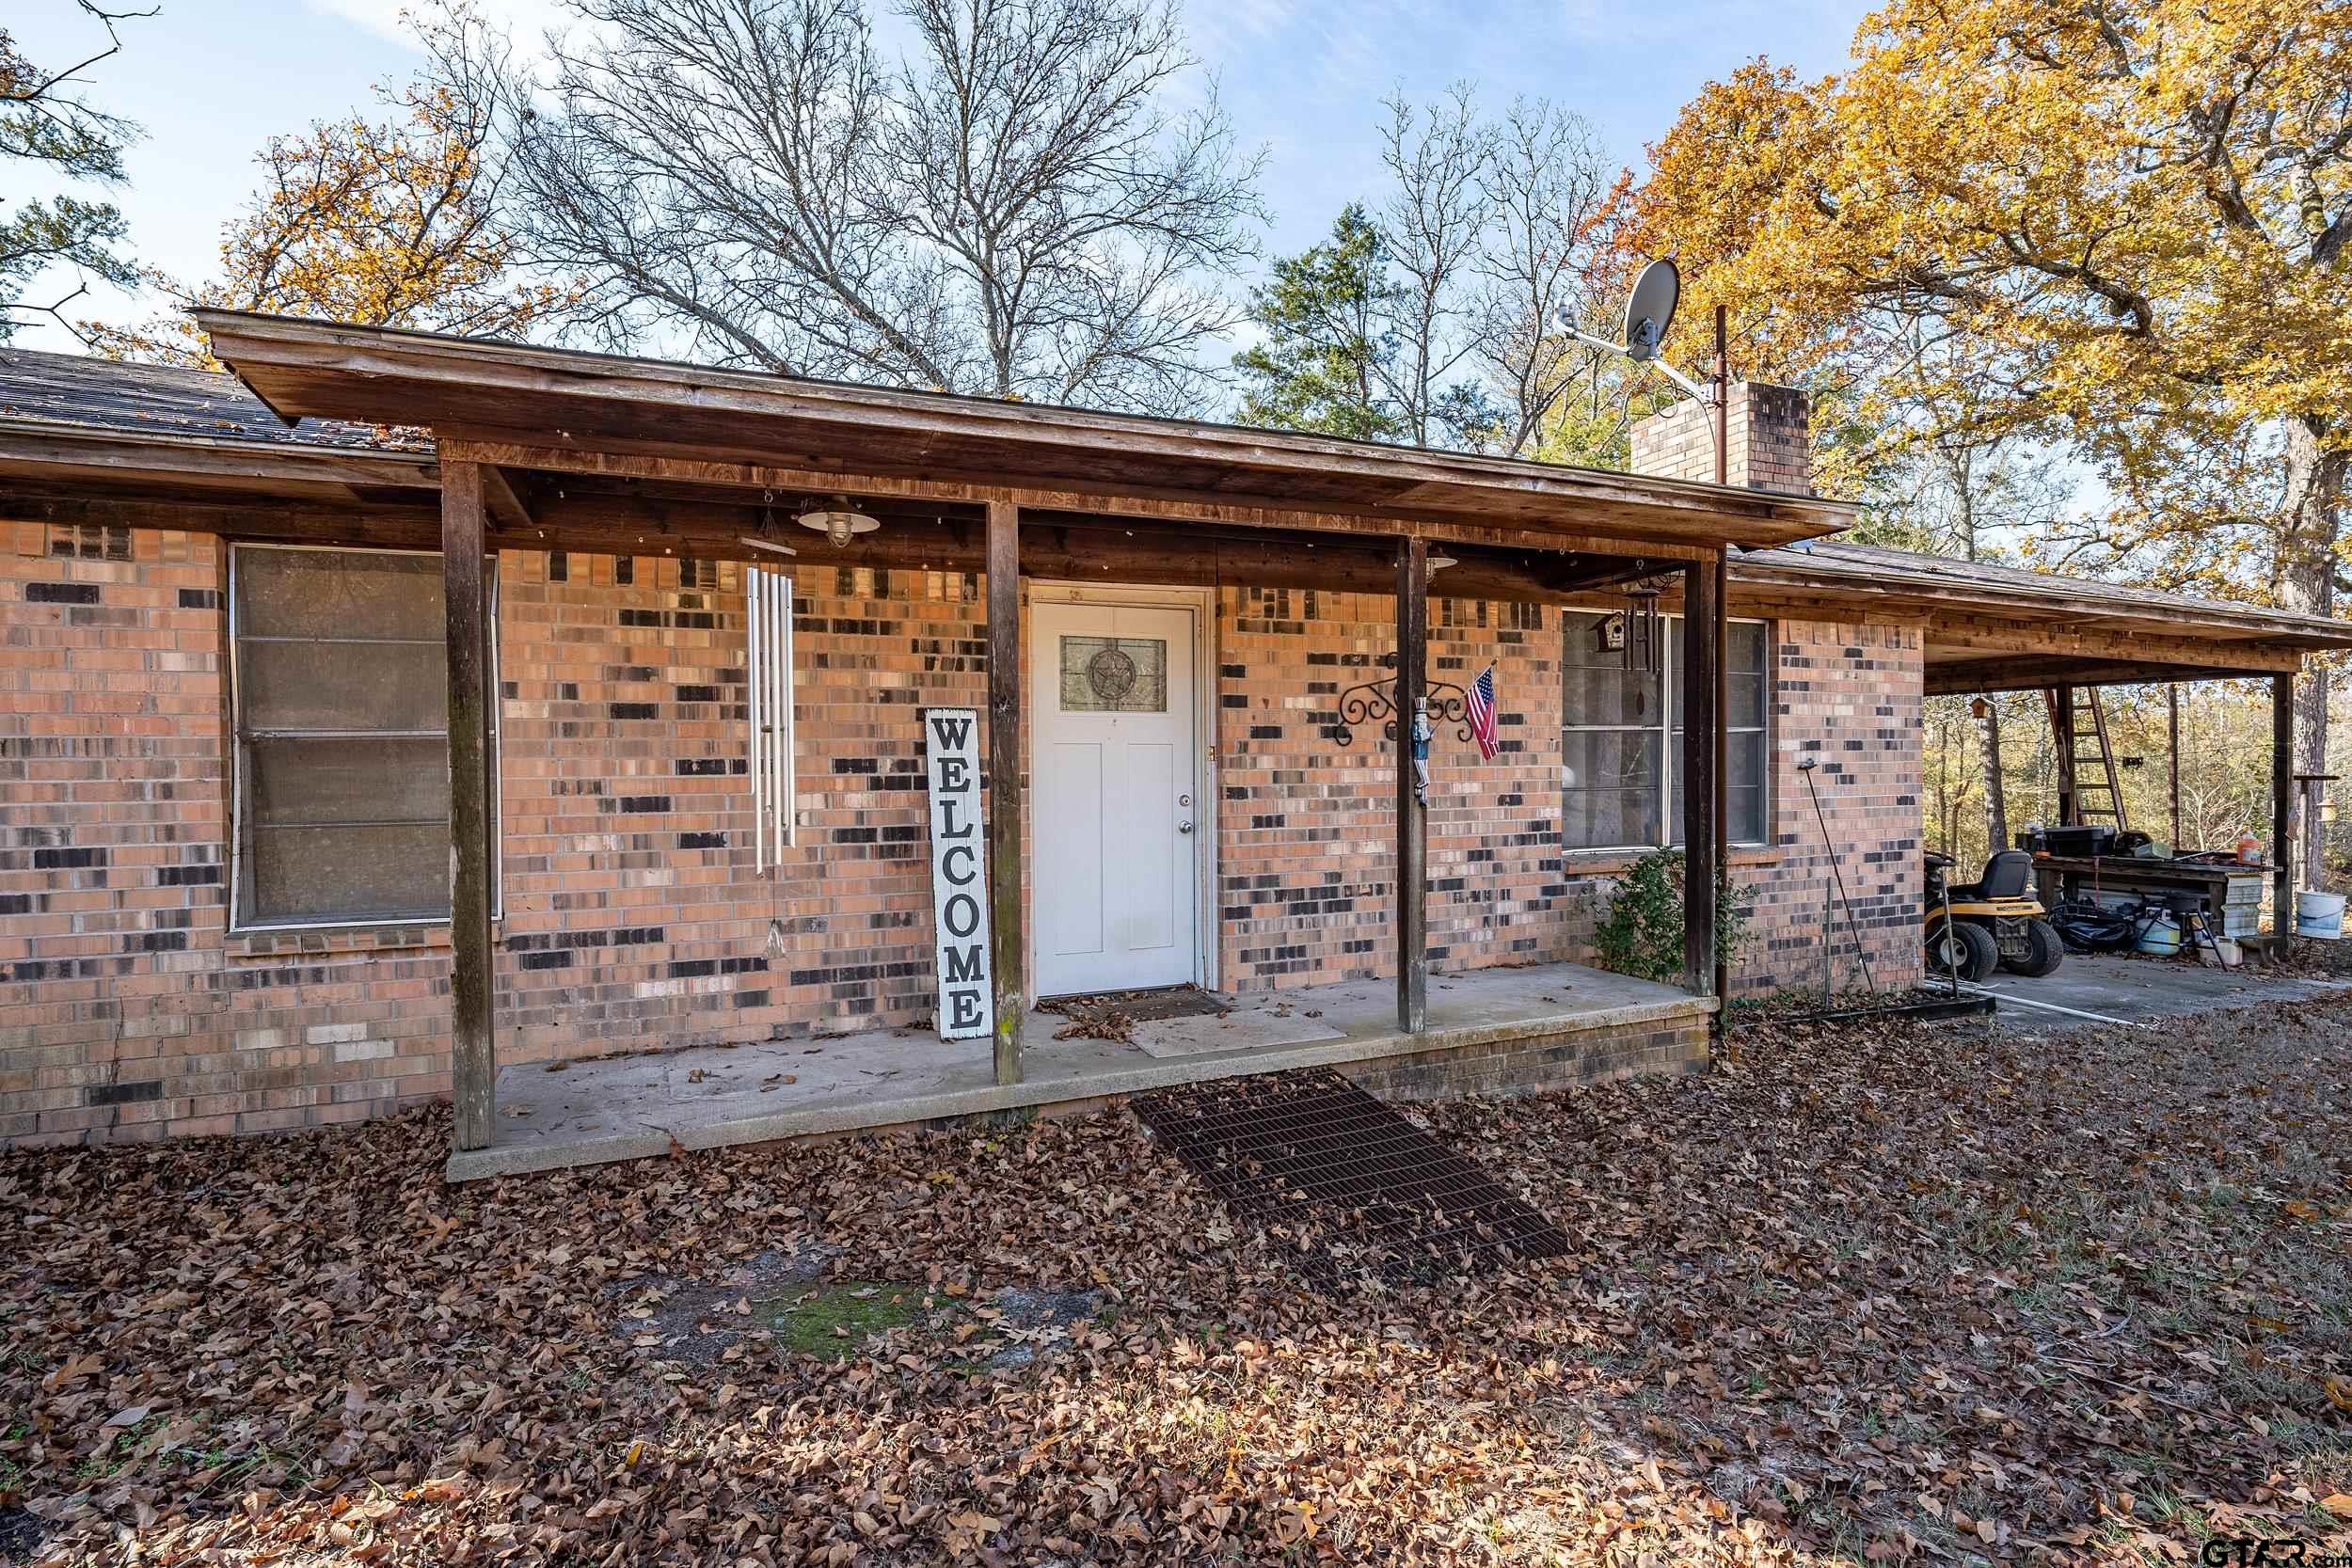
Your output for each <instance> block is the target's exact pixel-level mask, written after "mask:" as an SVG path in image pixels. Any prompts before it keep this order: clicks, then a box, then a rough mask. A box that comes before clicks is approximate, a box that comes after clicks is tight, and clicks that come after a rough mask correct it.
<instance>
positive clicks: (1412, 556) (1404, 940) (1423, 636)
mask: <svg viewBox="0 0 2352 1568" xmlns="http://www.w3.org/2000/svg"><path fill="white" fill-rule="evenodd" d="M1428 643H1429V543H1428V541H1427V540H1424V539H1421V538H1418V537H1417V538H1412V539H1407V540H1406V541H1405V542H1404V543H1403V544H1402V545H1401V546H1398V548H1397V552H1396V1026H1397V1028H1398V1029H1399V1030H1401V1031H1403V1032H1404V1033H1406V1034H1407V1035H1418V1034H1420V1033H1421V1032H1422V1030H1424V1029H1426V1028H1427V1027H1428V1026H1429V841H1428V821H1427V817H1426V816H1425V813H1424V810H1423V808H1422V803H1421V797H1420V795H1419V793H1418V792H1417V791H1416V790H1415V789H1414V787H1413V784H1414V778H1413V712H1414V706H1413V705H1414V700H1415V699H1416V698H1418V697H1420V696H1421V695H1422V692H1424V691H1425V690H1427V689H1428V683H1429V671H1428Z"/></svg>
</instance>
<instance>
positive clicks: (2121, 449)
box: [1628, 0, 2352, 771]
mask: <svg viewBox="0 0 2352 1568" xmlns="http://www.w3.org/2000/svg"><path fill="white" fill-rule="evenodd" d="M1653 153H1654V156H1653V173H1652V175H1651V177H1650V178H1649V179H1648V180H1647V181H1646V182H1645V184H1644V185H1643V186H1642V187H1641V189H1640V190H1639V192H1638V193H1637V195H1636V197H1635V198H1634V201H1633V204H1632V205H1633V211H1632V214H1631V218H1630V221H1629V226H1628V236H1629V243H1630V244H1632V245H1637V246H1639V247H1641V248H1643V249H1645V250H1648V251H1650V252H1652V253H1658V254H1667V253H1671V254H1675V255H1677V257H1679V258H1680V259H1681V260H1682V261H1684V263H1685V266H1686V272H1687V273H1688V274H1689V275H1690V276H1691V277H1692V283H1693V287H1692V291H1691V303H1692V305H1694V306H1696V307H1698V308H1699V309H1695V310H1692V311H1690V312H1689V313H1688V314H1689V317H1691V318H1696V319H1702V320H1703V319H1704V318H1705V316H1706V313H1707V312H1706V309H1705V307H1706V306H1707V305H1708V304H1711V303H1713V302H1714V301H1715V300H1717V299H1722V300H1725V301H1728V302H1730V303H1731V304H1732V305H1733V307H1734V309H1735V313H1736V315H1737V317H1738V319H1739V322H1740V330H1741V337H1742V340H1743V347H1744V352H1743V353H1742V355H1741V359H1742V362H1743V363H1747V364H1750V365H1754V366H1759V367H1761V368H1762V369H1763V370H1764V372H1766V373H1774V372H1780V373H1788V372H1790V371H1803V370H1807V369H1811V370H1815V371H1826V372H1830V373H1832V374H1833V375H1834V376H1836V377H1841V378H1843V379H1844V380H1845V381H1846V382H1847V383H1848V384H1850V385H1852V386H1856V387H1863V388H1867V386H1868V385H1869V384H1870V383H1871V381H1872V380H1873V378H1875V377H1876V376H1878V375H1879V374H1880V373H1882V372H1883V371H1884V370H1885V368H1886V366H1887V364H1888V363H1889V358H1890V356H1891V355H1897V354H1898V353H1899V341H1900V339H1901V336H1902V329H1903V328H1904V326H1905V325H1911V324H1917V323H1920V322H1926V323H1929V324H1931V325H1932V328H1933V329H1934V330H1935V331H1936V332H1937V333H1939V334H1945V335H1948V337H1949V339H1950V341H1952V343H1953V344H1954V345H1955V346H1956V348H1957V349H1958V350H1959V352H1956V353H1954V354H1953V355H1952V356H1950V357H1949V359H1948V361H1947V367H1946V368H1945V369H1944V370H1942V371H1941V372H1934V371H1921V370H1918V369H1917V368H1912V369H1910V370H1908V371H1906V372H1905V373H1906V374H1909V375H1911V376H1912V377H1913V378H1914V383H1913V385H1914V389H1917V388H1918V387H1919V385H1920V383H1919V382H1918V380H1917V379H1916V378H1917V377H1918V376H1920V375H1933V374H1938V373H1940V374H1943V375H1946V376H1948V377H1949V378H1951V379H1952V380H1953V381H1955V382H1957V383H1965V384H1966V386H1967V388H1969V390H1970V393H1971V401H1972V409H1971V413H1970V415H1969V418H1970V420H1972V421H1974V426H1975V428H1976V429H1978V430H1980V431H1985V432H1992V431H2003V432H2024V433H2027V434H2029V435H2030V436H2034V437H2036V438H2038V439H2042V440H2045V441H2050V442H2057V443H2064V444H2065V445H2067V446H2068V447H2070V448H2071V449H2072V450H2074V451H2077V452H2079V453H2081V454H2082V455H2083V456H2084V457H2085V458H2086V459H2087V460H2089V461H2090V462H2091V463H2093V464H2095V465H2096V466H2097V467H2098V468H2099V470H2100V472H2101V473H2102V475H2103V477H2104V478H2105V479H2106V484H2107V487H2108V488H2109V490H2110V491H2111V492H2112V493H2113V495H2114V497H2115V498H2116V502H2115V505H2114V506H2113V507H2112V508H2111V509H2110V510H2109V511H2108V512H2107V514H2106V516H2105V517H2104V518H2103V520H2102V522H2103V526H2102V529H2101V532H2102V535H2103V541H2104V542H2103V546H2102V548H2101V549H2099V550H2098V551H2095V552H2091V556H2090V557H2084V558H2081V559H2092V558H2095V557H2099V556H2104V557H2105V558H2106V560H2107V561H2109V562H2113V563H2115V564H2116V565H2118V566H2119V567H2122V568H2126V569H2134V570H2138V571H2141V572H2145V573H2147V574H2150V575H2153V576H2160V577H2167V578H2170V579H2171V580H2173V581H2175V582H2185V583H2190V584H2195V585H2201V586H2204V587H2207V588H2214V589H2219V590H2221V591H2223V592H2227V593H2230V594H2236V595H2239V596H2247V597H2253V598H2257V599H2260V600H2263V601H2265V602H2268V603H2271V604H2275V605H2277V606H2279V607H2280V608H2282V609H2286V610H2296V611H2300V612H2304V613H2309V614H2317V615H2328V614H2331V613H2333V611H2334V609H2335V606H2336V602H2337V595H2338V593H2339V591H2340V589H2341V587H2342V585H2343V573H2344V539H2343V528H2342V524H2343V512H2344V504H2345V499H2346V497H2345V491H2346V480H2347V473H2348V472H2352V288H2348V287H2347V284H2348V283H2352V275H2348V274H2347V266H2348V264H2352V257H2348V256H2347V251H2348V250H2352V10H2347V9H2346V8H2344V7H2341V6H2316V7H2314V6H2310V5H2305V4H2289V3H2286V0H2221V3H2219V4H2212V3H2205V0H2113V3H2107V4H2101V5H2097V6H2074V5H2062V6H2044V5H2040V4H2037V3H2035V0H1894V3H1893V4H1891V5H1889V6H1888V7H1887V8H1885V9H1883V10H1882V11H1880V12H1878V13H1876V14H1875V15H1873V16H1872V17H1871V18H1870V19H1869V20H1868V21H1867V22H1866V23H1865V24H1864V25H1863V28H1862V30H1861V32H1860V33H1859V34H1858V36H1857V38H1856V40H1855V46H1854V58H1853V61H1852V65H1851V69H1850V70H1849V71H1846V72H1845V73H1844V74H1843V75H1841V76H1837V77H1833V78H1829V79H1826V80H1822V81H1819V82H1804V81H1801V80H1799V79H1797V78H1796V77H1795V76H1794V75H1793V74H1792V73H1790V72H1788V71H1777V70H1774V69H1772V68H1771V67H1769V66H1767V65H1765V64H1763V63H1761V62H1759V63H1757V64H1755V65H1751V66H1749V67H1747V68H1745V69H1744V70H1742V71H1739V72H1737V73H1735V75H1734V76H1733V77H1732V78H1731V79H1730V80H1728V81H1726V82H1723V83H1719V84H1714V85H1711V86H1710V87H1708V89H1707V90H1706V91H1704V92H1702V93H1701V94H1700V95H1699V96H1698V97H1697V98H1696V99H1694V100H1693V101H1692V103H1691V104H1690V105H1689V106H1688V107H1687V108H1686V109H1685V111H1684V113H1683V115H1682V117H1681V118H1680V119H1679V120H1678V121H1677V124H1676V125H1675V127H1674V128H1673V129H1672V130H1671V131H1670V132H1669V134H1668V135H1667V136H1666V137H1665V138H1664V140H1663V141H1661V143H1660V144H1659V146H1658V147H1657V148H1656V149H1654V150H1653ZM2326 696H2327V675H2326V673H2325V671H2324V670H2319V671H2314V672H2313V673H2310V674H2307V676H2306V677H2305V679H2304V682H2303V701H2302V703H2301V707H2302V709H2303V713H2302V717H2301V731H2300V735H2299V736H2298V743H2297V752H2298V764H2297V765H2298V767H2299V768H2302V769H2305V770H2309V771H2324V770H2325V769H2324V767H2323V766H2322V764H2323V759H2324V754H2325V726H2326Z"/></svg>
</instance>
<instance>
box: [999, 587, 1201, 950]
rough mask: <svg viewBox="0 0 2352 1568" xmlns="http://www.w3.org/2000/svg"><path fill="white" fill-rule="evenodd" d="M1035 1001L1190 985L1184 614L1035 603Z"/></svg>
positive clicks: (1190, 798)
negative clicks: (1099, 992) (1088, 993)
mask: <svg viewBox="0 0 2352 1568" xmlns="http://www.w3.org/2000/svg"><path fill="white" fill-rule="evenodd" d="M1030 618H1031V625H1032V626H1033V627H1034V635H1035V638H1036V645H1035V647H1034V648H1033V649H1032V650H1031V654H1030V669H1031V670H1032V672H1033V675H1032V680H1033V683H1034V689H1035V693H1036V704H1035V706H1034V707H1033V708H1032V709H1031V711H1032V712H1033V713H1034V714H1036V716H1037V721H1036V724H1037V728H1036V739H1035V741H1034V742H1033V746H1034V751H1033V752H1032V754H1031V757H1030V764H1031V768H1032V770H1033V773H1034V778H1035V784H1034V786H1033V787H1032V789H1031V791H1030V793H1031V795H1032V797H1033V800H1032V806H1031V809H1032V812H1033V814H1034V815H1033V816H1032V817H1031V819H1030V835H1031V842H1032V843H1033V845H1034V846H1035V857H1034V865H1035V869H1036V873H1037V875H1036V879H1035V883H1036V893H1035V895H1034V897H1035V901H1036V902H1035V907H1034V913H1033V925H1034V928H1035V931H1036V936H1037V989H1038V994H1039V995H1041V996H1068V995H1072V994H1073V993H1077V992H1082V991H1103V990H1133V989H1136V988H1137V987H1143V986H1172V985H1181V984H1183V983H1184V982H1186V981H1190V980H1194V979H1197V978H1199V973H1198V962H1197V953H1196V951H1195V944H1196V936H1195V921H1194V900H1195V899H1196V897H1197V896H1198V893H1197V876H1196V866H1197V862H1196V860H1195V854H1196V846H1197V845H1198V844H1199V843H1200V835H1201V834H1202V833H1205V832H1213V831H1215V819H1214V818H1213V817H1212V816H1211V815H1210V813H1209V811H1208V809H1207V805H1206V803H1205V802H1203V801H1202V800H1200V798H1199V796H1198V793H1197V791H1198V788H1199V786H1198V784H1197V783H1196V775H1197V772H1198V769H1197V768H1195V766H1194V736H1193V730H1194V724H1195V718H1194V709H1193V637H1194V635H1195V632H1194V626H1193V612H1192V611H1190V610H1166V609H1155V608H1150V607H1145V606H1139V605H1122V604H1063V603H1057V602H1053V601H1048V600H1033V601H1032V602H1031V607H1030Z"/></svg>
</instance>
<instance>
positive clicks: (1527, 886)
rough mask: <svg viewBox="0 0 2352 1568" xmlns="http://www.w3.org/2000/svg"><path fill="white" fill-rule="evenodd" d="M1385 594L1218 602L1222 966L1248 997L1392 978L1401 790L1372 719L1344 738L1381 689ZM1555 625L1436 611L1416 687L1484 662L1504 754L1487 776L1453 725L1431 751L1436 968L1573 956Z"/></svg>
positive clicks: (1277, 595)
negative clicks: (1358, 705) (1491, 672)
mask: <svg viewBox="0 0 2352 1568" xmlns="http://www.w3.org/2000/svg"><path fill="white" fill-rule="evenodd" d="M1395 603H1396V601H1395V599H1394V598H1393V596H1391V595H1386V594H1320V593H1312V592H1308V591H1305V590H1285V589H1226V590H1224V591H1223V592H1222V593H1221V594H1220V597H1219V621H1220V626H1219V634H1218V653H1217V661H1218V664H1219V667H1220V668H1219V675H1218V683H1217V689H1218V703H1219V706H1218V709H1217V717H1218V737H1217V752H1218V756H1219V759H1220V764H1219V779H1218V782H1219V785H1220V787H1221V790H1222V793H1223V797H1224V798H1223V800H1222V803H1221V822H1220V836H1219V841H1218V843H1219V858H1218V865H1217V902H1218V916H1219V922H1218V928H1219V934H1220V942H1221V953H1220V963H1219V970H1220V974H1221V977H1222V980H1223V983H1224V984H1225V985H1226V986H1228V987H1233V988H1240V989H1243V990H1254V989H1260V988H1268V987H1279V986H1287V985H1312V984H1317V983H1320V982H1323V981H1326V980H1336V979H1341V978H1350V977H1361V976H1368V975H1380V974H1395V973H1396V966H1395V939H1394V938H1393V937H1392V936H1391V934H1390V926H1389V910H1390V907H1391V902H1392V891H1391V890H1392V888H1393V886H1394V875H1395V866H1396V782H1395V781H1396V774H1395V769H1394V763H1393V761H1392V759H1391V752H1390V750H1389V746H1390V743H1389V742H1388V740H1386V739H1385V738H1384V736H1383V735H1382V721H1376V720H1375V721H1371V722H1369V723H1361V724H1357V725H1355V726H1353V738H1352V740H1351V741H1350V742H1349V743H1348V744H1345V745H1343V744H1342V743H1341V740H1340V735H1341V730H1342V722H1341V721H1342V713H1341V702H1342V699H1343V696H1344V695H1345V693H1346V692H1347V690H1348V689H1349V688H1351V687H1355V686H1359V685H1361V684H1363V683H1365V682H1378V683H1380V684H1382V685H1383V686H1387V685H1390V684H1392V683H1393V680H1394V675H1393V673H1391V671H1390V670H1388V669H1386V668H1384V667H1382V665H1381V664H1380V663H1379V660H1381V659H1382V658H1384V657H1389V656H1391V655H1392V654H1393V652H1394V651H1395V648H1396V610H1395ZM1560 616H1561V612H1560V611H1559V610H1557V609H1555V608H1551V607H1547V606H1538V605H1501V604H1484V603H1479V602H1475V601H1467V600H1454V599H1445V600H1437V601H1433V602H1432V604H1431V606H1430V645H1429V655H1428V667H1429V677H1430V678H1431V679H1432V680H1441V681H1449V682H1452V683H1453V684H1454V685H1455V686H1461V685H1464V684H1465V683H1467V682H1468V681H1470V679H1472V678H1473V677H1475V676H1476V675H1477V673H1478V672H1479V671H1480V670H1482V669H1484V668H1485V667H1486V663H1487V662H1488V660H1490V659H1491V660H1492V661H1493V662H1494V664H1495V689H1496V692H1497V695H1498V699H1499V702H1498V706H1497V710H1496V719H1497V728H1498V730H1499V731H1500V733H1501V736H1502V752H1501V754H1499V755H1498V756H1497V757H1496V759H1495V760H1494V761H1493V762H1492V763H1481V762H1480V761H1479V760H1478V753H1477V750H1476V748H1475V747H1474V746H1473V745H1472V744H1471V743H1470V742H1469V741H1466V740H1463V739H1461V738H1460V736H1459V728H1458V726H1456V725H1452V724H1443V725H1439V726H1438V735H1437V737H1436V739H1435V740H1434V741H1433V742H1432V744H1431V746H1430V790H1429V806H1430V810H1429V877H1430V896H1429V942H1430V961H1431V965H1432V967H1433V968H1435V969H1437V970H1439V971H1443V970H1445V969H1448V968H1467V967H1472V966H1475V965H1479V964H1486V963H1498V962H1504V963H1534V962H1539V961H1543V960H1547V959H1558V958H1566V957H1569V956H1570V955H1571V953H1572V952H1573V951H1574V950H1575V937H1576V935H1577V933H1578V931H1579V930H1589V927H1590V919H1589V915H1587V914H1584V913H1582V911H1572V910H1571V909H1570V908H1569V906H1570V905H1571V903H1572V902H1574V901H1573V900H1572V899H1571V897H1570V889H1569V887H1568V885H1567V883H1566V880H1565V878H1564V877H1563V876H1562V872H1561V860H1560V834H1559V808H1558V800H1557V787H1556V781H1557V780H1558V778H1559V776H1560V673H1559V657H1558V656H1559V637H1560Z"/></svg>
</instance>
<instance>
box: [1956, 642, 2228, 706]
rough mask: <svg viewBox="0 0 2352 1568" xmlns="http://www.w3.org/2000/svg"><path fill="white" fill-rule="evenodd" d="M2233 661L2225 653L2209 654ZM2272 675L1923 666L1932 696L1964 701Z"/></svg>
mask: <svg viewBox="0 0 2352 1568" xmlns="http://www.w3.org/2000/svg"><path fill="white" fill-rule="evenodd" d="M2208 651H2209V652H2212V653H2214V654H2216V655H2218V656H2220V657H2234V656H2233V655H2232V654H2230V653H2229V652H2228V651H2227V650H2225V649H2212V650H2208ZM2271 673H2272V672H2269V671H2265V670H2259V669H2254V670H2246V669H2235V668H2232V667H2230V666H2227V665H2217V664H2165V663H2159V662H2156V661H2154V660H2149V659H2096V658H2091V659H2075V658H2065V657H2053V656H2046V655H2045V656H2021V657H2015V658H1982V659H1979V658H1970V659H1949V660H1947V659H1937V660H1933V661H1931V662H1930V663H1929V665H1928V667H1927V694H1928V695H1929V696H1931V697H1967V696H1974V695H1976V694H1977V693H1979V692H1984V691H2046V690H2048V689H2050V688H2051V686H2052V685H2053V684H2054V683H2056V682H2058V681H2061V680H2062V681H2064V682H2065V683H2066V684H2067V685H2068V686H2072V687H2085V686H2153V685H2160V684H2164V683H2168V682H2173V681H2204V680H2266V679H2267V678H2268V677H2269V675H2270V674H2271Z"/></svg>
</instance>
